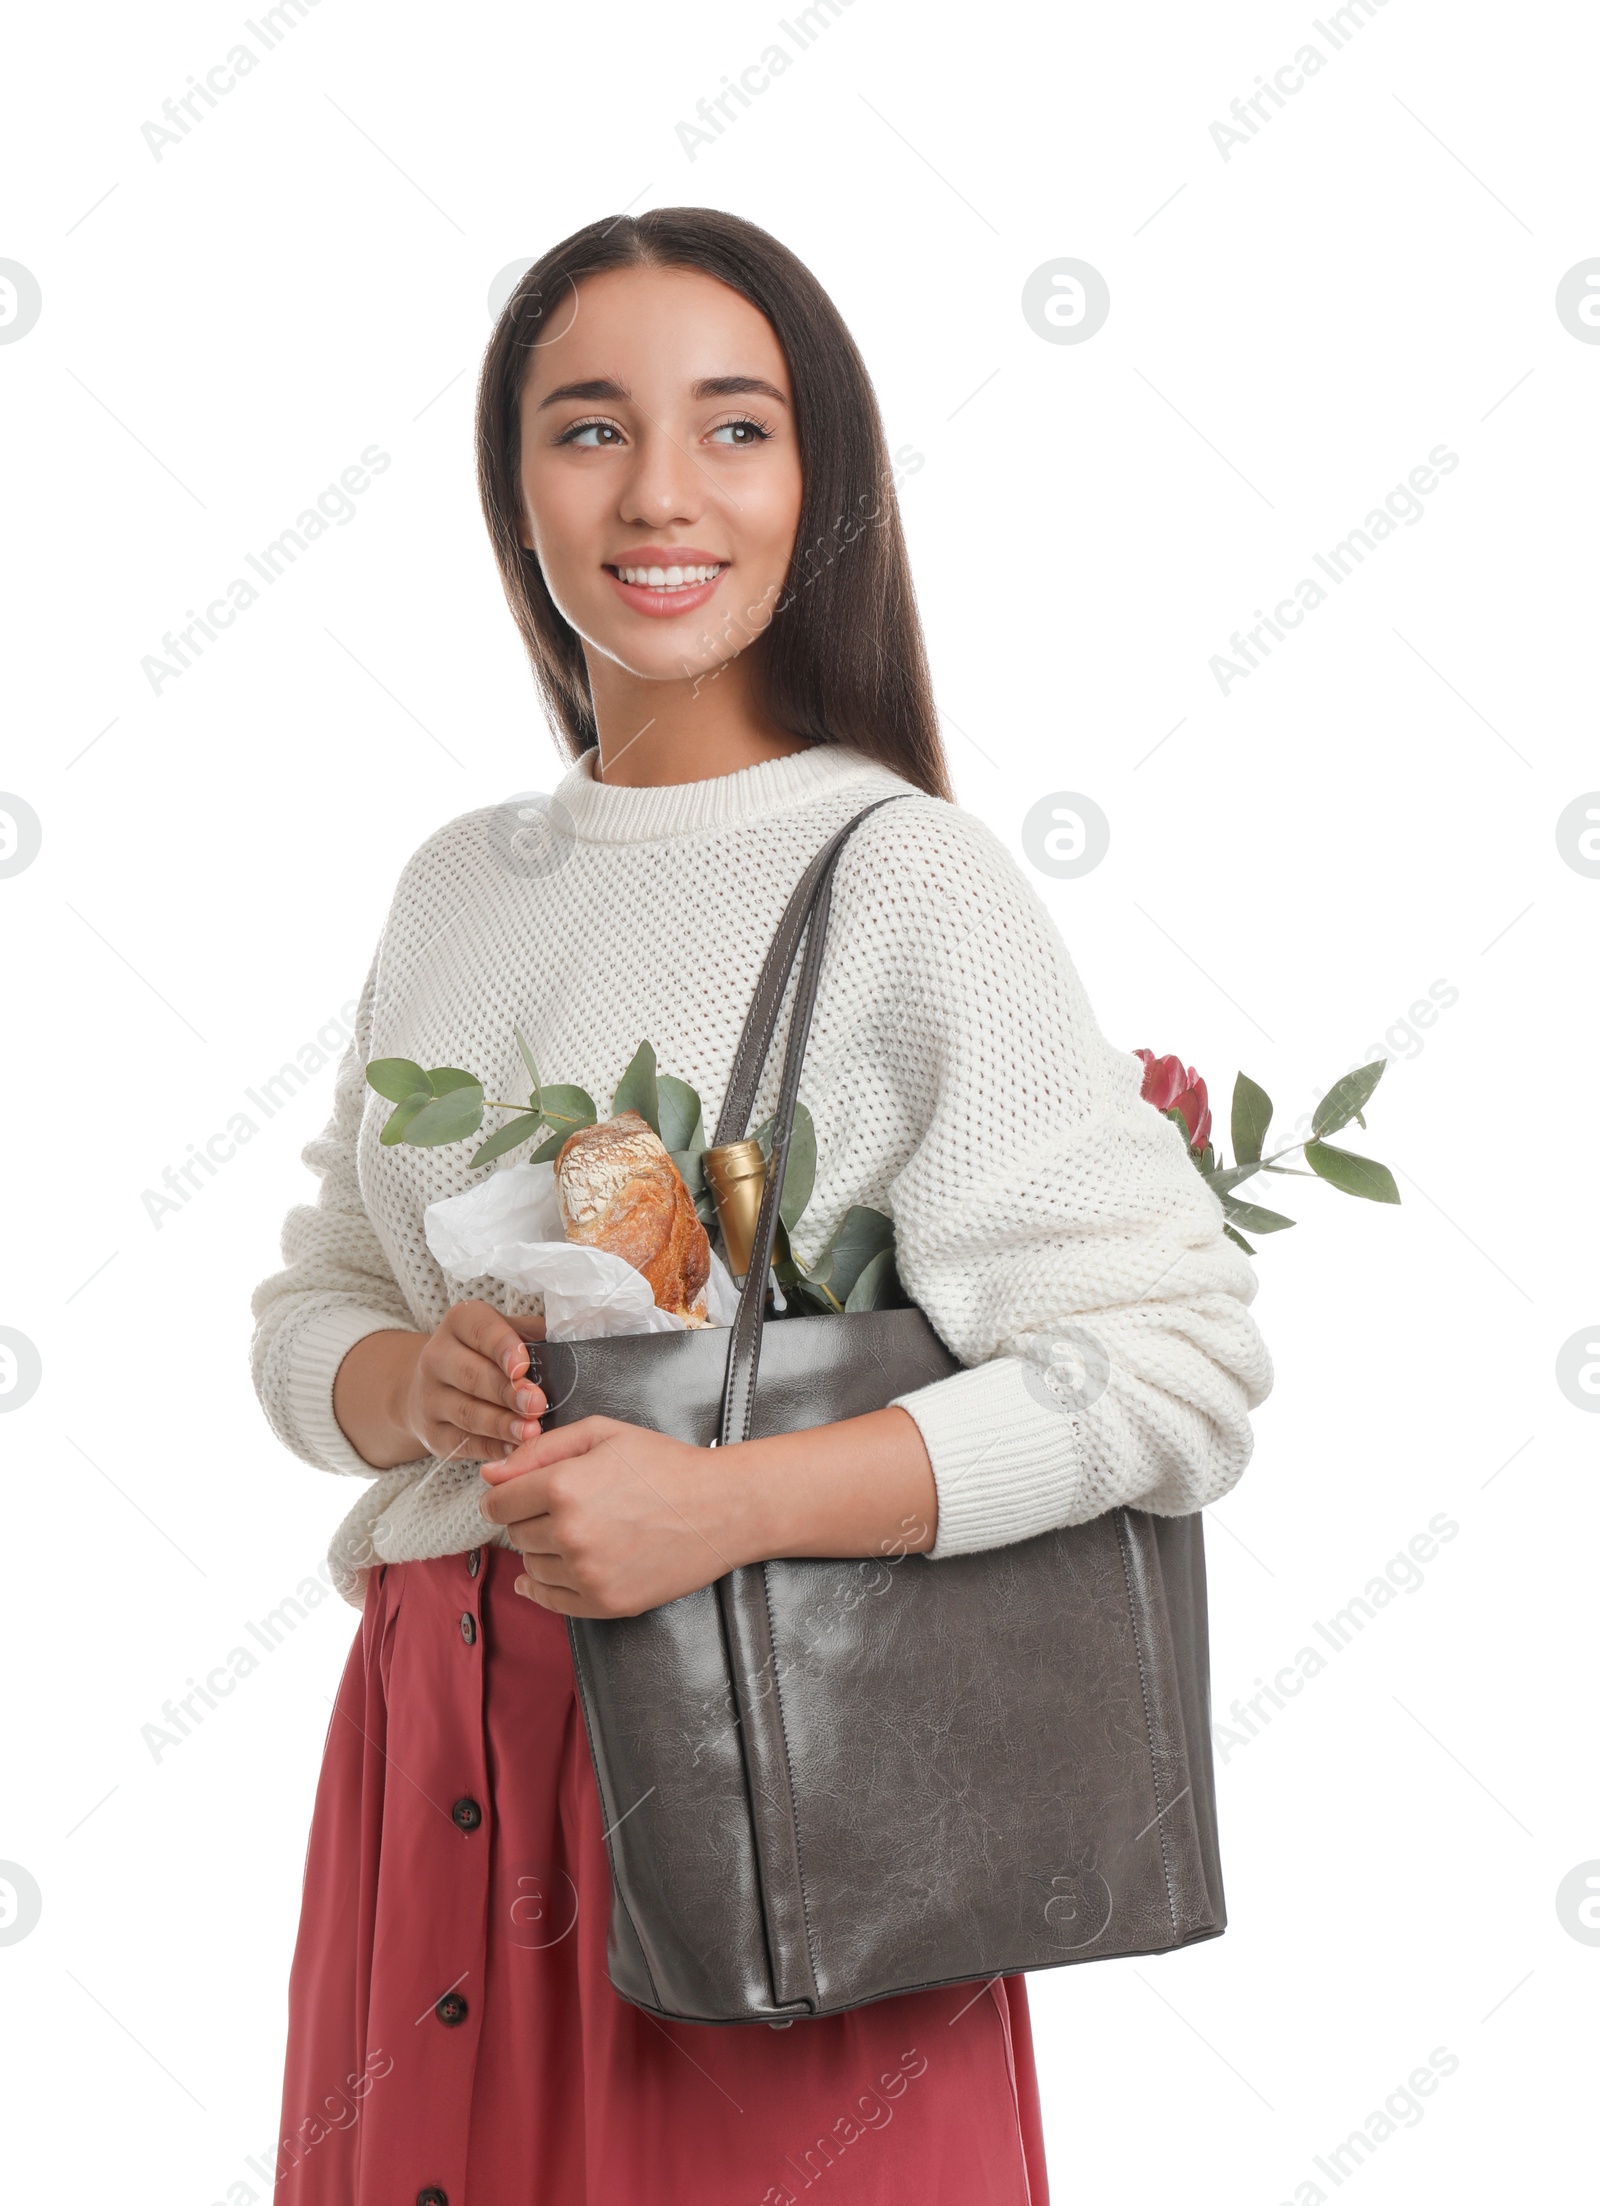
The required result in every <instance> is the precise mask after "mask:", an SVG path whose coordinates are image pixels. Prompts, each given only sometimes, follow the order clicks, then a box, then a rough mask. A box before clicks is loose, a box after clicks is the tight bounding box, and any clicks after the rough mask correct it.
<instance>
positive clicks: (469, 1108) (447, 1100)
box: [402, 1080, 483, 1149]
mask: <svg viewBox="0 0 1600 2206" xmlns="http://www.w3.org/2000/svg"><path fill="white" fill-rule="evenodd" d="M482 1124H483V1090H482V1088H481V1087H479V1085H478V1083H477V1081H476V1080H473V1081H471V1082H469V1083H468V1084H466V1085H465V1086H460V1087H454V1088H449V1089H447V1090H446V1091H445V1092H444V1094H443V1095H434V1096H431V1097H430V1098H429V1099H428V1101H427V1102H426V1103H424V1104H423V1106H422V1108H421V1110H420V1111H418V1113H417V1115H416V1117H415V1118H413V1119H412V1120H411V1121H410V1122H409V1124H408V1125H407V1127H406V1130H405V1133H404V1135H403V1136H402V1138H403V1139H404V1140H405V1141H407V1142H409V1143H410V1145H411V1147H412V1148H413V1149H438V1148H441V1147H442V1146H443V1145H444V1143H445V1142H447V1141H464V1140H465V1139H466V1137H467V1135H468V1134H475V1133H476V1132H477V1131H478V1128H479V1127H480V1126H481V1125H482Z"/></svg>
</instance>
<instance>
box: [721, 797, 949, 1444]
mask: <svg viewBox="0 0 1600 2206" xmlns="http://www.w3.org/2000/svg"><path fill="white" fill-rule="evenodd" d="M907 794H908V795H909V794H910V792H909V791H908V792H907ZM899 802H900V799H899V797H898V796H892V797H879V798H878V799H877V800H876V802H875V803H872V804H869V805H867V806H866V807H865V808H864V809H863V810H862V811H860V812H858V813H857V814H856V816H855V818H854V819H853V820H847V821H846V823H845V825H844V826H843V827H841V828H840V829H839V831H838V833H837V834H836V835H834V836H833V837H832V838H831V840H830V841H828V842H827V843H825V844H824V845H823V847H822V849H821V850H819V851H818V853H817V855H816V856H815V857H814V858H813V859H812V861H811V863H810V865H808V866H807V868H806V870H805V872H804V873H803V874H802V875H801V877H800V880H799V883H798V885H797V887H796V888H795V891H794V894H793V895H792V896H791V897H790V899H789V902H788V904H787V905H786V907H785V909H784V914H783V917H782V918H781V919H780V920H779V922H778V927H777V931H776V933H775V934H774V936H773V939H772V946H771V948H770V949H769V950H768V952H767V955H766V960H765V962H764V964H763V965H762V968H761V974H760V977H759V979H758V980H757V982H756V988H755V994H754V996H753V997H752V999H751V1003H750V1009H749V1012H748V1013H747V1015H746V1018H745V1023H744V1031H743V1033H742V1034H741V1035H740V1037H739V1047H738V1049H737V1050H736V1051H735V1052H734V1060H733V1070H732V1072H731V1073H730V1075H729V1078H728V1088H727V1093H726V1095H725V1097H724V1099H723V1105H722V1110H721V1112H720V1113H719V1115H718V1118H717V1130H716V1135H715V1142H714V1145H715V1146H720V1145H721V1144H722V1143H724V1142H729V1141H742V1140H743V1139H744V1138H745V1134H746V1130H747V1128H748V1126H749V1123H750V1113H751V1110H752V1109H753V1108H754V1104H755V1095H756V1089H757V1086H758V1085H759V1083H760V1079H761V1074H762V1072H763V1070H764V1069H765V1066H766V1061H767V1058H768V1055H769V1054H770V1052H771V1049H772V1038H773V1035H774V1033H775V1032H776V1031H777V1024H778V1013H779V1011H780V1010H781V1008H782V1005H783V999H784V995H785V993H786V991H787V989H788V985H789V975H790V973H791V971H792V970H793V967H794V961H795V957H796V954H797V952H798V951H799V948H800V939H801V936H802V935H804V937H805V955H804V957H803V958H802V959H801V964H800V977H799V980H798V981H797V982H796V984H795V992H794V1004H793V1007H792V1009H791V1010H790V1013H789V1032H788V1037H787V1040H786V1042H785V1046H784V1057H783V1073H782V1077H781V1079H780V1081H779V1086H778V1102H777V1108H776V1111H775V1113H774V1116H773V1121H772V1154H771V1156H770V1157H769V1159H768V1162H767V1173H766V1185H765V1187H764V1188H763V1190H762V1195H761V1209H760V1212H759V1214H758V1216H757V1219H756V1230H755V1239H754V1243H753V1246H752V1248H751V1251H750V1265H749V1270H748V1271H747V1273H746V1275H745V1283H744V1290H743V1292H742V1293H741V1295H740V1297H739V1309H738V1314H737V1315H736V1317H735V1318H734V1321H733V1327H732V1337H731V1339H730V1340H729V1343H728V1373H727V1379H726V1381H725V1383H724V1385H723V1390H722V1423H721V1429H720V1434H719V1439H720V1444H721V1445H722V1446H723V1447H728V1446H731V1445H732V1444H733V1443H735V1442H736V1441H740V1440H747V1439H748V1438H749V1437H750V1421H751V1418H752V1416H753V1415H754V1412H755V1399H756V1369H757V1366H758V1364H759V1362H760V1358H761V1334H762V1328H763V1326H764V1324H765V1322H766V1303H767V1274H768V1271H769V1270H770V1269H771V1265H772V1250H773V1245H774V1243H775V1241H776V1239H777V1233H778V1204H779V1201H780V1199H781V1197H782V1192H783V1175H784V1169H785V1166H786V1165H787V1163H788V1158H789V1136H790V1133H791V1131H792V1130H793V1127H794V1107H795V1102H796V1099H797V1097H798V1095H799V1093H800V1069H801V1066H802V1065H803V1064H804V1062H805V1054H806V1043H807V1041H808V1040H809V1038H810V1034H811V1016H812V1013H813V1011H814V1010H815V1008H816V1001H817V986H818V982H819V981H820V979H821V975H822V953H823V948H824V946H825V944H826V942H827V939H828V914H829V910H830V908H831V906H832V902H833V875H834V869H835V868H836V866H837V865H838V863H839V860H840V858H841V857H842V855H843V853H844V846H845V844H846V843H847V842H848V841H849V840H850V837H851V836H852V835H853V834H854V833H855V831H856V829H857V828H858V827H859V826H860V825H861V823H862V821H863V820H866V819H870V818H871V816H872V814H873V813H874V812H876V811H879V810H881V808H882V807H883V806H884V805H885V804H898V803H899Z"/></svg>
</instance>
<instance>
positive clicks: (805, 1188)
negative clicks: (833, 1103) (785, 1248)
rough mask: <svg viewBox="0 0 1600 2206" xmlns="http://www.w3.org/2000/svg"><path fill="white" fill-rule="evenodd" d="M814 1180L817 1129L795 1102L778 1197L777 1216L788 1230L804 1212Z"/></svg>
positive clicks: (815, 1179)
mask: <svg viewBox="0 0 1600 2206" xmlns="http://www.w3.org/2000/svg"><path fill="white" fill-rule="evenodd" d="M816 1184H817V1129H816V1127H815V1126H814V1125H813V1123H812V1119H811V1113H810V1112H809V1111H808V1110H807V1109H806V1107H805V1105H804V1104H803V1103H799V1102H797V1103H796V1104H795V1107H794V1125H793V1126H792V1127H791V1129H790V1132H789V1153H788V1155H787V1157H786V1158H785V1159H784V1166H783V1193H782V1194H781V1195H780V1196H779V1198H778V1216H779V1217H780V1218H781V1219H782V1220H783V1222H784V1224H785V1225H786V1226H787V1227H788V1229H789V1231H790V1232H791V1233H792V1232H793V1231H794V1229H795V1227H796V1226H797V1225H798V1224H799V1223H800V1220H801V1218H802V1217H803V1216H804V1215H805V1207H806V1204H807V1203H808V1202H810V1200H811V1190H812V1189H813V1188H814V1187H815V1186H816Z"/></svg>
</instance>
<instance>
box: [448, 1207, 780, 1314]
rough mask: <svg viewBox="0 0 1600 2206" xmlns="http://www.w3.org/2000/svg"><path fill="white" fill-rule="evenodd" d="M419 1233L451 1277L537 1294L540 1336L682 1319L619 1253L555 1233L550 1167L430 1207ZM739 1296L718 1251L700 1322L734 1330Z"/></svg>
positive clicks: (557, 1226) (557, 1210) (556, 1214)
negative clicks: (541, 1321) (664, 1306)
mask: <svg viewBox="0 0 1600 2206" xmlns="http://www.w3.org/2000/svg"><path fill="white" fill-rule="evenodd" d="M422 1226H423V1231H424V1233H425V1234H426V1235H427V1238H428V1246H429V1248H430V1249H431V1250H432V1251H433V1255H434V1258H435V1260H436V1262H437V1263H438V1264H439V1265H440V1266H441V1268H442V1269H443V1270H444V1271H446V1272H448V1273H449V1274H450V1275H451V1277H452V1278H455V1279H462V1280H466V1279H499V1280H503V1281H504V1283H505V1284H506V1285H507V1286H508V1287H515V1288H516V1289H517V1290H518V1291H519V1292H520V1293H522V1294H536V1295H540V1296H542V1297H543V1301H544V1325H545V1338H546V1339H547V1340H603V1339H606V1338H608V1337H612V1336H615V1335H616V1334H619V1333H682V1332H687V1331H688V1329H689V1328H688V1325H687V1323H686V1321H685V1320H684V1319H683V1318H680V1317H674V1316H673V1315H672V1313H671V1311H670V1310H661V1309H658V1308H657V1307H656V1301H655V1297H654V1295H652V1294H651V1292H650V1284H649V1281H648V1280H647V1279H646V1278H645V1276H644V1274H643V1272H639V1271H635V1270H634V1268H633V1266H632V1265H631V1264H629V1263H625V1262H624V1261H623V1259H622V1258H621V1257H620V1256H613V1255H612V1254H611V1253H610V1252H609V1250H606V1249H591V1248H584V1247H583V1246H582V1245H581V1244H580V1243H578V1242H576V1241H569V1240H567V1239H566V1237H565V1235H564V1234H563V1233H562V1230H561V1209H560V1205H559V1204H558V1203H557V1201H556V1174H555V1166H554V1165H553V1164H514V1165H510V1166H508V1167H507V1168H506V1169H505V1170H504V1171H501V1172H492V1173H491V1174H490V1175H489V1177H488V1179H486V1180H484V1181H482V1182H481V1183H480V1184H479V1185H478V1186H477V1187H469V1188H468V1190H467V1192H466V1193H465V1194H464V1195H451V1196H448V1197H447V1198H446V1199H445V1200H444V1201H443V1202H438V1203H429V1205H428V1207H427V1209H426V1210H425V1211H424V1212H423V1214H422ZM738 1307H739V1290H738V1288H737V1287H735V1285H734V1283H733V1279H732V1276H731V1274H730V1273H729V1271H728V1267H727V1265H726V1264H724V1263H723V1261H722V1259H721V1257H720V1256H718V1254H717V1252H716V1250H715V1249H713V1250H712V1252H711V1276H710V1278H709V1279H708V1280H707V1282H706V1317H707V1319H708V1321H709V1322H710V1323H711V1324H712V1325H731V1324H732V1323H733V1319H734V1314H735V1312H736V1311H737V1309H738Z"/></svg>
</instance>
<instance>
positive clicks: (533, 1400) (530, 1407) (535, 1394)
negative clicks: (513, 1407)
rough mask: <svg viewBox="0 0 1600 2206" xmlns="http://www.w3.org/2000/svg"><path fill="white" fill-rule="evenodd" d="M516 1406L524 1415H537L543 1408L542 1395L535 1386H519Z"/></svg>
mask: <svg viewBox="0 0 1600 2206" xmlns="http://www.w3.org/2000/svg"><path fill="white" fill-rule="evenodd" d="M517 1407H518V1409H520V1410H521V1412H522V1414H523V1416H524V1417H537V1415H538V1414H539V1412H540V1410H542V1409H543V1408H544V1396H543V1394H542V1393H541V1392H540V1391H539V1389H538V1388H537V1387H536V1386H519V1387H518V1388H517Z"/></svg>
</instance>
